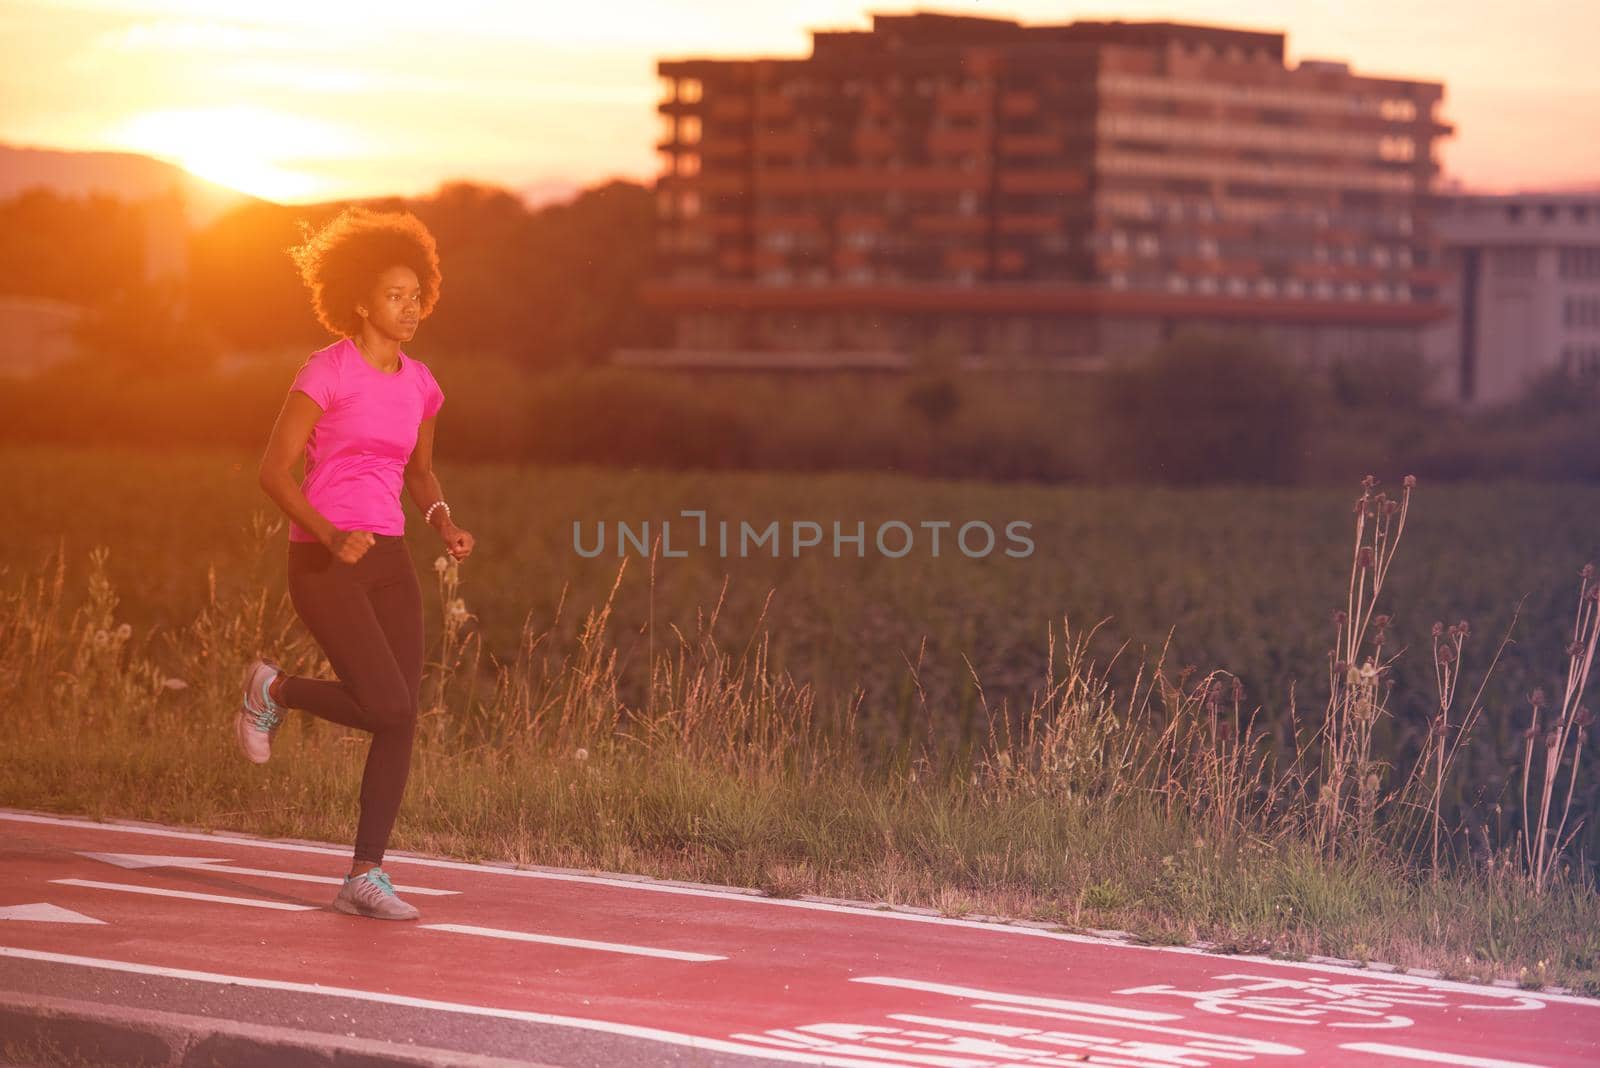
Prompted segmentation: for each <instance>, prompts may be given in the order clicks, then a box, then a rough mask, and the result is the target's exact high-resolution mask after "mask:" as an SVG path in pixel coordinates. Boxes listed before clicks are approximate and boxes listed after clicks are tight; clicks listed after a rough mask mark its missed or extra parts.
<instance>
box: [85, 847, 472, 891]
mask: <svg viewBox="0 0 1600 1068" xmlns="http://www.w3.org/2000/svg"><path fill="white" fill-rule="evenodd" d="M78 856H80V857H88V858H89V859H90V860H103V861H105V862H106V863H107V864H115V865H116V866H117V867H119V868H135V869H144V868H190V869H193V870H196V871H215V872H222V873H224V874H226V875H256V876H260V877H261V878H264V879H292V880H294V881H295V882H302V883H323V884H325V885H330V886H342V885H344V880H343V879H341V878H338V877H336V876H332V875H308V874H305V873H303V872H295V871H271V870H269V869H267V868H237V867H234V866H233V865H231V864H225V863H223V862H222V861H220V860H214V859H210V858H207V857H159V856H145V855H143V854H139V853H85V852H82V851H79V853H78ZM395 890H396V891H397V892H400V893H407V894H424V895H429V896H433V897H445V896H449V895H455V894H459V893H461V891H459V890H434V889H432V888H430V887H426V886H401V885H399V884H398V883H396V884H395Z"/></svg>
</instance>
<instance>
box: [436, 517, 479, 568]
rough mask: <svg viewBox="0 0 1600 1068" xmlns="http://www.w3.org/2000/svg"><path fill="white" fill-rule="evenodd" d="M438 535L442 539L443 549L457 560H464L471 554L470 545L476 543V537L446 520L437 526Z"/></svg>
mask: <svg viewBox="0 0 1600 1068" xmlns="http://www.w3.org/2000/svg"><path fill="white" fill-rule="evenodd" d="M439 536H440V537H442V538H443V539H444V547H445V551H446V552H447V553H449V554H450V555H451V556H453V557H455V558H456V559H457V560H465V559H466V558H467V557H468V556H471V555H472V546H473V545H474V544H476V539H475V538H473V536H472V535H471V534H470V533H468V532H467V531H465V530H462V529H461V528H460V527H458V526H456V525H455V524H454V523H451V522H449V521H448V520H446V521H445V523H444V525H443V526H441V527H440V528H439Z"/></svg>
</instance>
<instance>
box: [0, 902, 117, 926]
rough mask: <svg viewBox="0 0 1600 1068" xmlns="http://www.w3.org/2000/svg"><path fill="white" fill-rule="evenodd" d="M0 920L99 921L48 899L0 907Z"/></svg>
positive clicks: (102, 921)
mask: <svg viewBox="0 0 1600 1068" xmlns="http://www.w3.org/2000/svg"><path fill="white" fill-rule="evenodd" d="M0 920H26V921H27V922H29V923H99V924H104V923H105V922H106V921H105V920H97V919H95V918H94V917H93V916H85V915H84V914H83V913H81V912H73V911H72V910H71V909H64V908H60V907H58V906H56V905H52V904H50V903H49V902H48V901H35V902H33V903H31V904H28V905H7V906H5V907H4V908H0Z"/></svg>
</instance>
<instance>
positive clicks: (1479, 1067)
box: [1339, 1042, 1548, 1068]
mask: <svg viewBox="0 0 1600 1068" xmlns="http://www.w3.org/2000/svg"><path fill="white" fill-rule="evenodd" d="M1339 1048H1340V1049H1347V1050H1351V1051H1353V1052H1355V1053H1375V1054H1377V1055H1378V1056H1380V1057H1399V1058H1401V1059H1402V1060H1407V1061H1426V1062H1427V1063H1429V1064H1452V1065H1459V1066H1460V1068H1548V1066H1546V1065H1543V1064H1531V1063H1529V1062H1528V1061H1502V1060H1497V1059H1496V1058H1494V1057H1468V1056H1467V1055H1466V1054H1464V1053H1435V1052H1434V1051H1433V1050H1431V1049H1413V1048H1411V1047H1410V1046H1391V1045H1388V1044H1387V1043H1384V1042H1347V1043H1345V1044H1344V1045H1342V1046H1340V1047H1339Z"/></svg>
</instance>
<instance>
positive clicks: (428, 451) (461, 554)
mask: <svg viewBox="0 0 1600 1068" xmlns="http://www.w3.org/2000/svg"><path fill="white" fill-rule="evenodd" d="M438 418H439V417H438V416H436V415H430V416H428V418H426V419H424V420H423V421H422V422H421V424H420V425H418V427H417V444H416V447H415V448H413V449H412V450H411V458H410V459H409V460H407V461H406V490H407V492H409V493H410V494H411V502H412V503H413V504H415V505H416V506H417V511H419V512H422V513H423V514H426V513H427V511H428V508H429V507H430V506H431V505H432V504H433V503H434V502H435V501H440V500H443V499H444V490H443V489H442V488H441V487H440V486H439V476H438V475H436V474H434V472H433V428H434V425H435V424H436V423H437V422H438ZM428 522H429V524H430V525H431V526H432V527H433V529H435V530H437V531H438V532H439V537H441V538H443V539H444V543H445V547H446V548H447V549H448V551H449V552H450V554H451V555H452V556H454V557H455V558H456V559H457V560H464V559H466V557H467V554H469V553H471V552H472V546H473V537H472V535H471V534H469V533H467V532H466V531H465V530H462V529H461V528H460V527H458V526H456V525H455V523H454V522H453V521H452V520H451V519H450V513H449V512H447V511H446V510H445V509H443V508H436V509H434V512H433V515H432V516H431V517H429V519H428Z"/></svg>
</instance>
